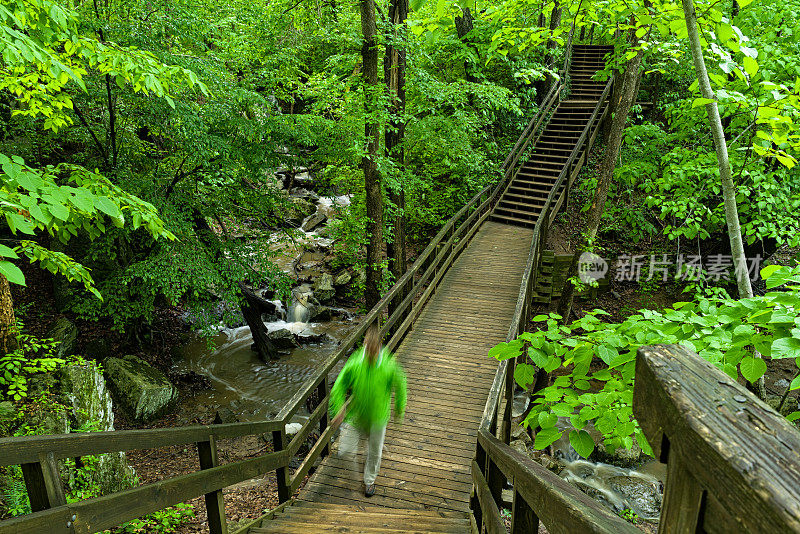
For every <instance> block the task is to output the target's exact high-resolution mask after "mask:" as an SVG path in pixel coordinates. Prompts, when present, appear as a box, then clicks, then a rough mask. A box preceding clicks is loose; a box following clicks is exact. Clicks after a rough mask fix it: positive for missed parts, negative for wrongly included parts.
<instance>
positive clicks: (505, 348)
mask: <svg viewBox="0 0 800 534" xmlns="http://www.w3.org/2000/svg"><path fill="white" fill-rule="evenodd" d="M134 220H135V217H134ZM520 349H522V343H520V342H519V341H517V340H514V341H512V342H510V343H505V342H503V343H498V344H497V345H495V346H494V347H492V348H491V349H489V357H490V358H497V359H498V360H500V361H503V360H509V359H511V358H515V357H517V356H519V353H520Z"/></svg>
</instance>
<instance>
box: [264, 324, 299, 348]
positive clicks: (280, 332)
mask: <svg viewBox="0 0 800 534" xmlns="http://www.w3.org/2000/svg"><path fill="white" fill-rule="evenodd" d="M267 339H269V340H270V341H271V342H272V344H273V345H274V347H275V350H278V351H282V352H283V351H290V350H292V349H293V348H295V347H299V346H300V345H299V344H298V343H297V340H296V339H295V337H294V334H293V333H292V332H291V331H289V330H288V329H286V328H279V329H277V330H273V331H272V332H270V333H269V334H267Z"/></svg>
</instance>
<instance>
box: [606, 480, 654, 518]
mask: <svg viewBox="0 0 800 534" xmlns="http://www.w3.org/2000/svg"><path fill="white" fill-rule="evenodd" d="M608 485H609V487H611V489H613V490H614V491H616V492H617V493H619V494H621V495H623V496H624V497H625V500H626V501H627V503H628V506H629V508H630V509H631V510H633V511H635V512H636V513H637V514H639V516H641V517H644V518H648V519H650V518H657V517H659V516H660V515H661V502H662V497H661V491H660V488H659V484H658V482H656V481H651V480H647V479H644V478H640V477H636V476H627V477H626V476H618V477H611V478H609V479H608Z"/></svg>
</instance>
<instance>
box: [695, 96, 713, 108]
mask: <svg viewBox="0 0 800 534" xmlns="http://www.w3.org/2000/svg"><path fill="white" fill-rule="evenodd" d="M713 102H716V101H715V100H714V99H713V98H695V99H694V100H693V101H692V107H693V108H696V107H699V106H705V105H706V104H711V103H713Z"/></svg>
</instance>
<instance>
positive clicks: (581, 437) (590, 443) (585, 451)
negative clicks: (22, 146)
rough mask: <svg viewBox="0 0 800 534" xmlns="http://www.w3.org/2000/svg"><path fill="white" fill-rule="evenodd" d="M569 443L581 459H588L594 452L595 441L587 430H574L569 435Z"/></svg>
mask: <svg viewBox="0 0 800 534" xmlns="http://www.w3.org/2000/svg"><path fill="white" fill-rule="evenodd" d="M569 443H570V445H572V448H573V449H575V452H577V453H578V454H579V455H580V456H581V458H588V457H589V455H590V454H592V451H593V450H594V440H593V439H592V436H591V435H590V434H589V433H588V432H586V431H585V430H572V431H571V432H570V433H569Z"/></svg>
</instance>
